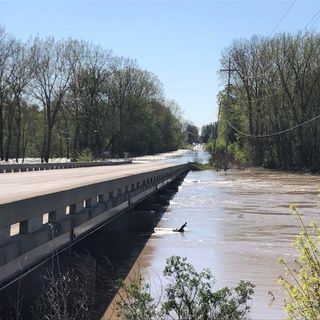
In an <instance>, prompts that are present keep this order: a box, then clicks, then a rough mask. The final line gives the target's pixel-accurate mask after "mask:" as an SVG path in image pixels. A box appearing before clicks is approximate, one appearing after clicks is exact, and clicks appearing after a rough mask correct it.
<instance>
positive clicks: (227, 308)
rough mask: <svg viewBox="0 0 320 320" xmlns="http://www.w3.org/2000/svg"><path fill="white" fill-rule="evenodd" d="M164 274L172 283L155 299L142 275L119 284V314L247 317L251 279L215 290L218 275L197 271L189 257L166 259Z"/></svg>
mask: <svg viewBox="0 0 320 320" xmlns="http://www.w3.org/2000/svg"><path fill="white" fill-rule="evenodd" d="M164 275H165V276H166V277H167V278H169V279H170V280H171V281H170V283H169V284H168V285H167V286H166V287H165V288H164V292H165V294H164V298H163V299H161V298H159V299H158V300H157V299H155V298H154V297H153V296H152V294H151V291H150V285H149V284H143V279H142V278H141V277H139V279H138V280H137V281H135V282H133V283H131V284H129V285H126V284H124V283H123V282H122V283H121V284H120V288H121V289H122V290H121V291H122V292H124V293H125V296H122V295H121V294H120V295H121V296H120V297H121V298H122V299H121V301H120V302H118V304H117V308H118V315H119V316H120V317H121V318H122V319H125V320H146V319H154V320H164V319H177V320H182V319H183V320H194V319H197V320H209V319H210V320H218V319H219V320H240V319H245V317H246V315H247V313H248V311H249V309H250V307H249V305H248V301H249V300H250V299H251V296H252V294H253V287H254V286H253V285H252V284H251V283H250V282H245V281H240V283H239V284H238V286H237V287H235V288H227V287H226V288H223V289H220V290H217V291H214V290H213V286H214V284H215V279H214V277H213V275H212V273H211V271H210V270H208V269H204V270H202V271H201V272H197V271H196V270H195V268H194V267H193V266H192V265H191V264H190V263H188V262H187V261H186V258H182V257H178V256H172V257H170V258H169V259H167V263H166V267H165V269H164Z"/></svg>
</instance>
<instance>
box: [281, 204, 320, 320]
mask: <svg viewBox="0 0 320 320" xmlns="http://www.w3.org/2000/svg"><path fill="white" fill-rule="evenodd" d="M291 208H292V210H293V212H294V214H295V215H296V216H297V218H298V220H299V222H300V225H301V231H300V233H299V234H298V235H297V238H296V241H295V247H296V249H298V251H299V253H300V257H299V259H298V260H295V263H296V268H293V267H291V266H290V265H289V264H288V263H287V262H286V261H285V260H284V259H283V258H281V259H280V263H281V264H282V265H283V266H284V268H285V270H286V275H285V278H284V277H280V278H279V283H280V284H281V285H282V286H283V287H284V288H285V290H286V292H287V294H288V300H287V301H286V312H287V314H288V319H299V320H319V319H320V227H319V226H318V225H317V224H316V223H314V222H312V223H311V224H310V228H309V229H311V231H310V232H309V231H308V227H307V226H306V225H305V224H304V222H303V220H302V218H301V215H300V213H299V212H298V210H297V208H295V207H294V206H292V207H291ZM288 279H289V280H288Z"/></svg>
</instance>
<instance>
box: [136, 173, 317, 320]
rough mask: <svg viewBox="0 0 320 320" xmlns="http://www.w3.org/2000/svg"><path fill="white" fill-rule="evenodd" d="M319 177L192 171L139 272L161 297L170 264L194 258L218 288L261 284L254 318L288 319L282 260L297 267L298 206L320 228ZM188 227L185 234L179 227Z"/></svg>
mask: <svg viewBox="0 0 320 320" xmlns="http://www.w3.org/2000/svg"><path fill="white" fill-rule="evenodd" d="M319 187H320V177H319V176H312V175H304V174H292V173H284V172H274V171H267V170H258V169H250V170H242V171H232V170H231V171H228V172H214V171H201V172H190V173H189V174H188V175H187V176H186V178H185V180H184V182H183V183H182V185H181V186H180V188H179V192H178V193H177V194H176V195H175V196H174V198H173V199H172V200H171V202H170V206H169V207H168V209H167V211H166V212H165V214H164V216H163V218H162V219H161V221H160V223H159V224H158V226H157V228H156V232H155V233H154V234H153V235H152V236H151V238H150V239H149V240H148V242H147V244H146V246H145V248H144V249H143V251H142V252H141V254H140V256H139V258H138V260H137V262H136V265H139V268H140V270H141V271H142V273H143V274H144V275H145V277H146V278H147V280H148V281H150V282H151V284H152V289H153V292H154V293H155V294H157V293H159V292H160V288H161V285H162V284H163V283H165V282H166V280H165V278H163V276H162V270H163V269H164V266H165V262H166V258H168V257H170V256H172V255H179V256H184V257H187V258H188V261H189V262H190V263H192V264H193V265H194V266H195V267H196V268H197V269H198V270H200V269H202V268H210V269H211V270H212V272H213V274H214V275H215V278H216V281H217V283H216V286H217V289H218V288H221V287H223V286H234V285H236V284H237V283H238V282H239V281H240V280H249V281H251V282H253V283H254V284H255V286H256V287H255V294H254V298H253V300H252V302H251V303H250V304H251V312H250V315H249V319H255V320H256V319H257V320H258V319H259V320H267V319H270V320H278V319H284V318H285V313H284V311H283V299H284V294H283V292H282V290H281V289H280V287H279V285H278V284H277V278H278V276H279V275H282V274H283V268H282V266H280V265H279V264H278V262H277V260H278V258H279V257H281V256H282V257H284V258H286V259H287V260H288V261H293V260H294V258H295V257H296V255H297V252H296V250H295V249H294V248H293V242H294V239H295V236H296V234H297V233H298V232H299V228H298V227H297V225H298V222H297V220H296V219H295V218H294V217H293V216H292V213H291V211H290V209H289V205H290V204H297V205H298V206H299V208H300V211H301V213H302V214H303V218H304V219H305V220H306V222H308V221H310V220H314V221H318V222H319V213H320V210H319V206H320V197H319V194H320V191H319ZM186 221H187V222H188V228H187V230H186V232H185V233H174V232H171V229H172V228H176V227H178V226H180V225H182V224H183V223H184V222H186ZM273 297H274V298H273Z"/></svg>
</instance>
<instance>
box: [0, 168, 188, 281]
mask: <svg viewBox="0 0 320 320" xmlns="http://www.w3.org/2000/svg"><path fill="white" fill-rule="evenodd" d="M23 169H25V168H23ZM188 170H189V165H188V164H182V165H175V164H170V163H166V164H163V163H151V164H150V163H149V164H125V165H121V166H116V167H114V166H95V167H83V168H74V169H70V170H64V169H62V170H50V171H32V172H19V171H24V170H20V169H19V168H18V169H17V168H15V169H14V170H12V173H5V174H0V287H1V286H3V285H5V284H6V283H8V282H9V281H10V280H12V279H14V278H15V277H17V276H18V275H19V274H21V273H23V272H25V271H26V270H28V269H30V268H31V267H32V266H34V265H36V264H37V263H39V262H41V261H43V260H44V258H46V257H47V256H49V255H50V254H51V253H53V252H57V251H59V250H62V249H63V248H65V247H66V246H68V245H70V244H72V243H75V242H76V241H78V240H79V239H81V238H83V237H84V236H86V235H87V234H89V233H91V232H93V231H94V230H96V229H98V228H99V227H101V226H103V225H105V224H107V223H108V222H110V221H112V220H114V219H115V218H116V217H118V216H119V215H121V214H122V213H124V212H128V213H126V214H128V215H129V214H130V211H128V209H130V208H131V207H133V206H135V205H137V204H138V203H139V202H140V201H142V200H144V199H146V198H147V197H149V196H150V195H152V194H154V193H156V192H157V191H158V190H160V189H162V188H164V187H165V186H166V185H167V184H169V183H170V182H172V181H173V180H175V179H177V178H179V176H181V175H182V174H184V173H186V172H187V171H188Z"/></svg>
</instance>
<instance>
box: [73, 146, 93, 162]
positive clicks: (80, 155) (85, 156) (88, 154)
mask: <svg viewBox="0 0 320 320" xmlns="http://www.w3.org/2000/svg"><path fill="white" fill-rule="evenodd" d="M93 160H94V157H93V154H92V151H91V150H90V149H83V150H81V151H79V152H77V154H76V157H75V161H76V162H87V161H93Z"/></svg>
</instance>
